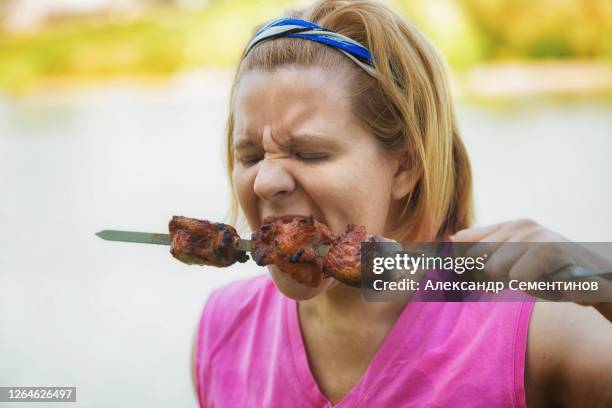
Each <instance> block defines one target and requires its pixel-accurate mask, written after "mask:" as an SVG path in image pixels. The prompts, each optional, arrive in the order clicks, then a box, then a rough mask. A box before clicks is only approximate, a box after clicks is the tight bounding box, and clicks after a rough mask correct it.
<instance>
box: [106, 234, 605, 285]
mask: <svg viewBox="0 0 612 408" xmlns="http://www.w3.org/2000/svg"><path fill="white" fill-rule="evenodd" d="M96 235H97V236H98V237H100V238H102V239H104V240H106V241H119V242H133V243H139V244H155V245H170V243H171V240H170V235H168V234H157V233H151V232H134V231H119V230H102V231H99V232H96ZM236 249H237V250H238V251H245V252H250V251H251V250H252V248H251V240H249V239H239V240H238V243H237V244H236ZM328 251H329V245H319V246H318V247H316V248H315V254H316V255H317V256H325V255H327V252H328ZM595 276H601V277H602V278H604V279H612V271H596V270H593V269H589V268H584V267H582V266H576V265H570V266H566V267H564V268H561V269H559V270H558V271H556V272H555V273H553V274H552V275H550V277H551V278H552V279H584V278H590V277H595Z"/></svg>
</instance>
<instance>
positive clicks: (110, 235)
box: [96, 230, 329, 256]
mask: <svg viewBox="0 0 612 408" xmlns="http://www.w3.org/2000/svg"><path fill="white" fill-rule="evenodd" d="M96 235H97V236H98V237H99V238H102V239H104V240H106V241H118V242H132V243H137V244H154V245H170V243H171V239H170V235H168V234H157V233H152V232H134V231H119V230H102V231H99V232H96ZM235 248H236V249H237V250H238V251H245V252H250V251H251V240H250V239H239V240H238V243H237V244H236V247H235ZM328 250H329V245H319V246H318V247H316V248H315V254H317V256H325V255H327V251H328Z"/></svg>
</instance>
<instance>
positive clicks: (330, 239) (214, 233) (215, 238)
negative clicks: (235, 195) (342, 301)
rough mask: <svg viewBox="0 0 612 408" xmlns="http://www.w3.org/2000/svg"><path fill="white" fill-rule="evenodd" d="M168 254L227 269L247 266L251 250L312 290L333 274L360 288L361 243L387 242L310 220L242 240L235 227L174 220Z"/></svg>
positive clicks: (279, 222)
mask: <svg viewBox="0 0 612 408" xmlns="http://www.w3.org/2000/svg"><path fill="white" fill-rule="evenodd" d="M169 229H170V239H171V249H170V252H171V253H172V255H173V256H174V257H175V258H177V259H178V260H180V261H182V262H184V263H188V264H198V265H210V266H218V267H224V266H229V265H232V264H233V263H235V262H246V261H247V260H248V256H247V255H246V252H247V251H250V252H251V256H252V257H253V260H254V261H255V262H256V263H257V265H259V266H266V265H276V266H278V267H279V269H281V270H282V271H283V272H284V273H287V274H289V275H290V276H291V277H292V278H294V279H296V280H297V281H298V282H300V283H303V284H305V285H308V286H317V285H318V284H319V283H320V282H321V281H322V280H323V278H324V277H326V276H332V277H334V278H336V279H337V280H339V281H340V282H343V283H345V284H348V285H352V286H359V285H360V284H361V242H383V241H388V240H387V239H385V238H382V237H379V236H378V235H371V234H368V233H367V231H366V228H365V227H363V226H358V225H354V224H349V225H347V227H346V229H345V230H344V231H343V232H342V233H341V234H339V235H337V236H335V237H334V236H333V234H332V232H331V230H330V229H329V227H328V226H327V225H325V224H323V223H320V222H318V221H316V220H315V219H314V217H313V216H312V215H311V216H309V217H290V218H279V219H276V220H275V221H273V222H271V223H267V224H264V225H262V226H261V227H259V228H258V229H256V230H255V231H253V233H252V235H251V240H250V241H248V240H243V239H240V237H239V236H238V233H237V232H236V230H235V229H234V227H232V226H231V225H227V224H222V223H212V222H209V221H204V220H197V219H193V218H187V217H179V216H174V217H172V220H171V221H170V225H169Z"/></svg>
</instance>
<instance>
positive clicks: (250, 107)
mask: <svg viewBox="0 0 612 408" xmlns="http://www.w3.org/2000/svg"><path fill="white" fill-rule="evenodd" d="M315 24H316V25H315ZM319 27H324V28H325V30H326V31H321V29H319ZM230 103H231V105H230V113H229V119H228V144H227V147H228V150H227V154H228V159H229V171H230V175H231V182H232V187H233V191H234V193H235V197H236V198H237V204H238V206H239V208H240V210H242V212H243V213H244V216H245V217H246V220H247V221H248V223H249V226H250V227H251V228H252V229H255V228H258V227H259V226H260V225H262V223H266V222H270V221H273V220H275V219H278V218H282V217H291V216H294V215H310V214H314V215H315V217H316V219H317V220H319V221H322V222H324V223H325V224H327V225H328V226H329V227H330V228H331V230H332V231H333V233H334V234H338V233H339V232H341V231H342V230H344V228H345V227H346V225H347V224H349V223H354V224H359V225H364V226H366V227H367V229H368V231H369V232H371V233H376V234H380V235H383V236H385V237H388V238H392V239H395V240H397V241H416V242H427V241H440V240H448V239H450V238H451V236H453V235H454V237H453V238H454V239H455V240H457V241H470V242H477V241H499V242H503V241H507V240H511V241H512V240H515V241H526V240H527V241H528V240H536V241H550V240H558V239H559V237H558V236H557V235H556V234H554V233H552V232H550V231H547V230H546V229H544V228H543V227H541V226H539V225H537V224H535V223H533V222H531V221H527V220H521V221H516V222H508V223H502V224H498V225H494V226H488V227H482V228H477V229H468V228H469V227H470V222H471V212H472V201H471V200H472V191H471V188H472V185H471V175H470V166H469V161H468V157H467V154H466V151H465V149H464V146H463V144H462V142H461V140H460V137H459V134H458V131H457V125H456V120H455V116H454V112H453V108H452V101H451V97H450V94H449V90H448V85H447V81H446V77H445V74H444V69H443V65H442V64H441V62H440V59H439V58H438V56H437V55H436V53H435V51H434V50H433V48H432V46H431V45H430V44H429V43H428V42H427V41H426V40H425V39H424V38H423V36H422V35H421V34H420V33H419V32H418V31H417V29H416V28H415V27H414V26H413V25H411V24H410V23H409V22H407V21H406V20H405V19H403V18H402V17H400V16H399V15H398V14H396V13H394V12H393V11H391V10H389V9H388V8H386V7H384V6H382V5H380V4H378V3H375V2H372V1H367V0H363V1H350V2H349V1H345V0H324V1H320V2H318V3H316V4H314V5H313V6H311V7H310V8H308V9H306V10H301V11H292V12H289V13H288V14H286V15H285V19H280V20H276V21H275V22H273V23H271V24H268V25H267V26H264V27H263V28H262V29H260V30H259V32H258V33H257V34H256V35H255V36H254V38H253V40H252V41H251V43H250V44H249V45H248V46H247V48H246V50H245V53H244V55H243V58H242V60H241V62H240V64H239V67H238V71H237V74H236V77H235V81H234V84H233V88H232V97H231V102H230ZM268 269H269V272H270V275H271V279H270V277H269V276H267V275H266V276H262V277H257V278H254V279H251V280H247V281H244V282H237V283H234V284H231V285H229V286H227V287H225V288H222V289H220V290H217V291H214V292H213V294H212V295H211V296H210V298H209V300H208V301H207V304H206V306H205V309H204V311H203V314H202V318H201V322H200V326H199V329H198V332H197V336H196V342H195V343H196V344H195V380H196V389H197V393H198V397H199V401H200V404H201V405H202V406H223V407H225V406H227V407H286V406H290V407H294V406H298V407H322V406H332V405H337V406H343V407H353V406H364V407H369V406H393V407H396V406H440V407H443V406H483V407H490V406H524V405H525V401H527V403H528V404H529V406H546V405H557V404H563V405H570V406H575V405H580V406H605V405H606V404H608V405H609V404H612V391H611V389H612V387H610V385H612V353H610V346H611V345H612V330H611V327H612V326H610V324H609V322H608V321H607V320H606V318H605V317H604V316H608V319H610V316H611V314H610V313H609V312H608V311H606V310H605V308H606V307H607V306H606V305H603V304H602V305H597V307H598V308H599V309H600V310H601V312H598V311H597V310H596V309H595V308H593V307H582V306H577V305H575V304H571V303H566V304H548V303H536V304H535V305H534V303H531V302H524V303H520V302H515V303H419V302H412V303H410V302H408V303H405V302H404V303H402V302H366V301H364V300H363V299H362V297H361V292H360V290H359V289H356V288H353V287H349V286H346V285H344V284H342V283H340V282H338V281H336V280H334V279H333V278H326V279H324V281H323V282H322V283H321V284H320V285H318V286H317V287H309V286H305V285H302V284H301V283H299V282H297V281H296V280H294V279H292V278H291V277H289V276H288V275H286V274H284V273H283V271H281V270H279V269H278V268H277V267H275V266H269V267H268Z"/></svg>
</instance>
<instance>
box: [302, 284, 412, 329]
mask: <svg viewBox="0 0 612 408" xmlns="http://www.w3.org/2000/svg"><path fill="white" fill-rule="evenodd" d="M361 291H362V289H360V288H354V287H350V286H347V285H344V284H341V283H339V282H338V283H336V284H334V286H332V287H330V288H329V289H327V290H326V291H325V292H323V293H321V294H320V295H319V296H316V297H314V298H313V299H309V300H306V301H300V302H299V303H300V305H299V309H300V314H301V315H302V316H303V317H311V318H316V319H318V320H320V321H322V322H324V323H325V324H328V325H332V326H345V325H351V326H356V325H363V324H371V323H383V322H387V323H391V324H392V323H394V322H395V321H396V320H397V318H398V317H399V315H400V314H401V312H402V310H403V309H404V306H405V305H406V302H369V301H367V300H365V299H364V298H363V296H362V294H361Z"/></svg>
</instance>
